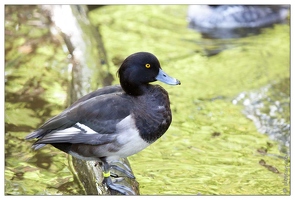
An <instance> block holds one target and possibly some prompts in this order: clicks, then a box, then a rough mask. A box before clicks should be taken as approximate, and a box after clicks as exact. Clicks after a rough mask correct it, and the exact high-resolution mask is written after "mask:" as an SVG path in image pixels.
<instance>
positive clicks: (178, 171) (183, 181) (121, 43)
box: [90, 5, 290, 195]
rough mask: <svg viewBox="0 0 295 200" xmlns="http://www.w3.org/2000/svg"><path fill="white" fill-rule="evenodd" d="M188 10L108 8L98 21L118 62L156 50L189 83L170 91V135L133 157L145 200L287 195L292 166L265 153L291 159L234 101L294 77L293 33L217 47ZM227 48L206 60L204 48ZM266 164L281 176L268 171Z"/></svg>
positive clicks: (268, 33)
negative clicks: (193, 26) (152, 198)
mask: <svg viewBox="0 0 295 200" xmlns="http://www.w3.org/2000/svg"><path fill="white" fill-rule="evenodd" d="M186 8H187V6H185V5H177V6H173V5H172V6H171V5H165V6H164V5H160V6H108V7H103V8H101V9H98V10H96V11H92V13H91V15H90V17H91V20H92V21H93V23H94V24H99V25H100V29H101V32H102V35H103V39H104V42H105V46H106V49H107V52H108V56H109V59H110V60H112V59H114V58H120V59H123V58H124V57H126V56H128V55H129V54H131V53H133V52H137V51H149V52H152V53H154V54H155V55H157V57H158V59H159V60H160V62H161V65H162V68H163V69H164V70H165V71H166V72H167V73H168V74H169V75H171V76H174V77H176V78H177V79H179V80H181V83H182V84H181V86H176V87H172V86H167V85H163V87H165V89H166V90H167V91H168V92H169V94H170V99H171V104H172V105H171V107H172V111H173V122H172V125H171V126H170V128H169V130H168V131H167V132H166V133H165V135H164V136H163V137H162V138H160V139H159V140H158V141H157V142H155V143H154V144H153V145H151V146H150V147H148V148H147V149H145V150H143V151H142V152H140V153H138V154H136V155H133V156H131V157H129V161H130V162H131V165H132V168H133V171H134V173H135V176H136V177H137V180H138V182H139V183H140V191H141V194H198V193H199V194H204V195H210V194H253V195H257V194H285V193H284V192H283V188H285V186H284V183H283V179H284V176H283V175H284V170H285V162H284V160H283V159H278V158H277V157H270V156H263V155H261V154H259V153H258V152H257V149H259V148H261V147H265V148H266V146H267V143H268V142H269V143H271V144H274V147H272V148H270V149H269V150H268V153H272V154H276V155H282V156H284V154H281V153H280V152H279V151H278V148H277V147H276V142H274V141H271V140H270V139H269V138H268V136H267V135H262V134H260V133H258V132H257V130H256V128H255V126H254V124H253V123H252V122H251V121H250V120H248V119H247V118H246V117H245V116H244V115H243V114H242V113H241V107H239V106H236V105H233V104H232V103H231V100H232V99H233V98H234V97H235V96H236V95H238V94H239V93H240V92H242V91H249V90H252V89H255V88H259V87H262V86H264V85H266V84H268V83H270V82H273V81H280V80H281V79H283V78H286V77H287V78H289V77H290V74H289V70H290V63H289V60H290V57H289V56H290V54H289V52H290V50H289V26H287V25H276V26H275V27H274V28H273V29H265V31H263V33H262V34H261V35H256V36H251V37H247V38H241V39H235V40H230V39H229V40H225V41H218V40H216V41H210V40H209V39H202V38H201V35H200V34H199V33H196V32H194V31H193V30H189V29H187V22H186V20H185V17H186ZM194 41H197V42H194ZM220 43H223V44H227V45H228V46H230V45H231V46H230V47H231V48H228V49H226V50H224V51H222V52H221V53H219V54H217V55H215V56H212V57H206V56H204V55H203V54H202V52H204V51H203V50H204V48H208V46H209V47H210V45H211V46H213V47H214V45H216V44H219V45H220ZM211 48H212V47H211ZM113 69H114V71H115V70H116V69H117V66H114V67H113ZM161 85H162V84H161ZM215 98H216V100H214V99H215ZM214 133H215V134H214ZM216 133H218V134H216ZM213 135H219V136H216V137H214V136H213ZM260 159H264V160H265V161H266V162H267V163H268V164H271V165H272V166H274V167H276V168H277V169H278V170H279V171H280V174H277V173H273V172H271V171H269V170H267V169H266V168H265V167H263V166H261V165H260V164H259V161H260ZM287 193H289V188H288V192H287Z"/></svg>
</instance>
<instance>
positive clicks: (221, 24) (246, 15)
mask: <svg viewBox="0 0 295 200" xmlns="http://www.w3.org/2000/svg"><path fill="white" fill-rule="evenodd" d="M288 14H289V6H288V5H189V7H188V11H187V19H188V22H189V26H190V27H192V28H196V29H202V28H207V29H208V28H209V29H217V28H219V29H234V28H260V27H265V26H269V25H271V24H274V23H279V22H283V21H284V20H285V19H286V18H287V16H288Z"/></svg>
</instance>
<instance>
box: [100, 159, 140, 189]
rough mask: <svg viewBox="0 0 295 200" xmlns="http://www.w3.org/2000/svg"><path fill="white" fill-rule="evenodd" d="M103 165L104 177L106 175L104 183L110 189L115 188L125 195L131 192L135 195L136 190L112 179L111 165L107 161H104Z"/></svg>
mask: <svg viewBox="0 0 295 200" xmlns="http://www.w3.org/2000/svg"><path fill="white" fill-rule="evenodd" d="M102 167H103V177H104V180H103V183H105V184H106V185H107V187H108V188H109V189H111V190H115V191H117V192H119V193H121V194H124V195H130V194H132V195H135V193H134V191H133V190H132V189H131V188H129V187H126V186H124V185H119V184H115V183H113V182H112V179H111V177H110V176H111V172H110V165H109V164H108V163H107V162H106V161H102Z"/></svg>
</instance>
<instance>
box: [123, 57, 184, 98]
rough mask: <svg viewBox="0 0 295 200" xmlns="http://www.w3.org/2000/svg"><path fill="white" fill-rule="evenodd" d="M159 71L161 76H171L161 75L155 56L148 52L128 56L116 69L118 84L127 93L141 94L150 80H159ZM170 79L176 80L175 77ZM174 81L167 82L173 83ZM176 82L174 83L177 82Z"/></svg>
mask: <svg viewBox="0 0 295 200" xmlns="http://www.w3.org/2000/svg"><path fill="white" fill-rule="evenodd" d="M160 71H161V72H162V74H161V75H162V76H165V77H168V78H171V77H169V76H168V75H166V74H164V75H163V71H162V70H161V66H160V63H159V60H158V59H157V58H156V56H154V55H153V54H151V53H148V52H138V53H134V54H132V55H130V56H128V57H127V58H126V59H125V60H124V61H123V63H122V65H121V67H120V68H119V70H118V74H119V79H120V84H121V86H122V88H123V90H124V91H125V92H126V93H127V94H130V95H141V94H143V93H144V89H145V88H146V87H147V86H148V84H149V83H150V82H154V81H156V80H159V79H158V76H159V72H160ZM171 79H173V81H174V80H175V81H174V82H176V79H174V78H171ZM160 81H163V80H160ZM170 81H171V80H170ZM173 81H172V82H173ZM163 82H165V81H163ZM174 82H173V83H168V84H174ZM178 82H179V81H178ZM178 82H177V83H175V84H179V83H178Z"/></svg>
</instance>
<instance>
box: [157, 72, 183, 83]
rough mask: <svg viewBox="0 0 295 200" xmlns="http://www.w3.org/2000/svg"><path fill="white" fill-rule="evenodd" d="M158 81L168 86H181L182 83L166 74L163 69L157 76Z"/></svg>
mask: <svg viewBox="0 0 295 200" xmlns="http://www.w3.org/2000/svg"><path fill="white" fill-rule="evenodd" d="M156 80H157V81H161V82H163V83H166V84H168V85H180V81H179V80H177V79H176V78H173V77H171V76H169V75H168V74H166V73H165V72H164V71H163V70H162V69H159V73H158V75H157V76H156Z"/></svg>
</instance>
